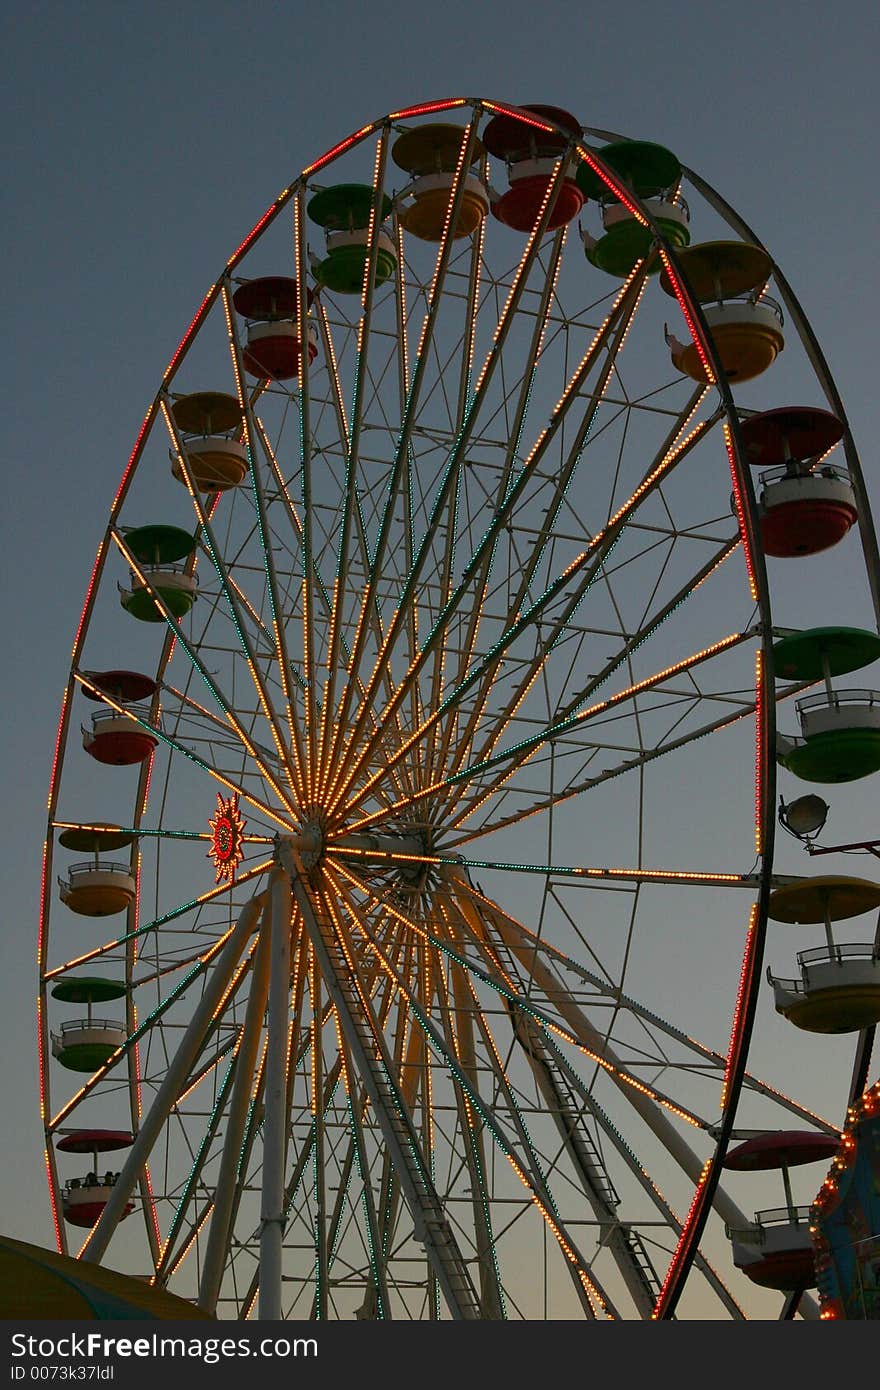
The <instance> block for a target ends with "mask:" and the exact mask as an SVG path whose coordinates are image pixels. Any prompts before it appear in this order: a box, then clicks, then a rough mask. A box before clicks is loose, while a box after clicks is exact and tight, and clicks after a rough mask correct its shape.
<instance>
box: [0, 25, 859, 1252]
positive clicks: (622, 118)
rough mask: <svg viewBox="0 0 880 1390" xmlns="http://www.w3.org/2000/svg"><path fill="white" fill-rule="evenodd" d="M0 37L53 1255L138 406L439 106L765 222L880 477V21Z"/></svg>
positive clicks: (15, 1075)
mask: <svg viewBox="0 0 880 1390" xmlns="http://www.w3.org/2000/svg"><path fill="white" fill-rule="evenodd" d="M2 42H3V51H4V53H5V55H6V68H7V74H6V83H5V91H4V95H3V98H2V100H3V103H4V107H5V110H4V113H3V128H4V132H5V136H6V140H5V143H6V147H7V170H8V174H7V199H6V210H5V216H4V224H5V233H6V238H7V245H8V247H9V255H8V278H9V283H8V288H7V292H6V308H7V314H6V323H7V328H6V337H5V354H4V356H5V366H4V381H5V383H6V385H7V410H8V415H7V422H8V424H9V429H8V430H7V445H6V476H7V494H6V495H7V502H6V509H5V516H4V527H5V536H4V546H3V567H2V574H3V579H2V582H3V611H4V614H5V616H6V625H7V634H8V636H7V644H6V658H5V662H4V686H5V704H6V709H7V716H6V719H5V720H4V722H3V729H2V738H3V767H4V773H5V777H4V781H5V820H6V824H7V827H8V829H7V833H6V854H5V856H4V863H5V887H4V901H5V902H6V914H5V916H6V921H5V923H4V929H3V942H4V945H3V971H2V975H0V1019H2V1024H0V1026H2V1030H3V1043H4V1056H5V1059H6V1065H5V1066H4V1068H3V1075H2V1077H0V1105H2V1110H0V1113H2V1118H3V1125H2V1129H3V1135H4V1140H3V1156H4V1160H5V1164H4V1167H5V1170H6V1172H7V1173H12V1172H14V1173H15V1175H16V1180H15V1182H14V1183H8V1182H7V1183H4V1184H3V1186H2V1188H0V1230H3V1231H5V1232H6V1233H8V1234H10V1235H13V1236H17V1237H19V1238H23V1239H29V1240H34V1241H36V1242H38V1243H45V1244H49V1243H51V1240H52V1234H51V1222H50V1218H49V1214H48V1204H47V1199H46V1191H45V1180H44V1175H43V1167H42V1160H41V1149H42V1137H41V1132H40V1126H39V1114H38V1095H37V1063H36V1044H35V1030H34V1006H33V1000H34V996H35V989H36V983H35V951H36V925H37V908H38V894H39V879H40V853H41V848H42V843H43V837H44V833H45V795H46V788H47V784H48V777H49V768H50V762H51V756H52V748H53V740H54V736H55V729H56V725H57V717H58V706H59V700H60V697H61V694H62V691H63V688H64V684H65V681H66V678H67V672H68V666H69V655H70V647H71V643H72V640H73V634H74V630H75V627H76V623H77V621H78V617H79V613H80V609H81V604H82V599H83V595H84V593H85V588H86V585H87V583H88V579H89V575H90V572H91V567H92V564H93V560H94V555H95V550H96V547H97V545H98V542H99V539H100V536H101V534H102V531H103V528H104V525H105V522H106V515H107V511H108V508H109V505H110V502H111V500H112V497H113V494H114V492H115V490H116V487H117V484H118V481H119V477H120V474H121V472H122V469H123V467H124V464H125V461H126V460H127V458H128V455H129V452H130V450H131V446H132V443H133V440H134V437H135V435H136V433H137V431H138V429H139V427H140V423H141V420H142V418H143V414H144V411H145V408H146V406H147V404H148V402H149V400H150V399H151V397H152V395H153V394H154V391H155V389H156V385H157V383H158V380H159V378H160V376H161V373H162V371H163V369H164V367H165V365H166V363H167V362H168V359H169V358H170V356H171V354H172V352H173V351H174V348H175V347H176V345H177V342H178V341H179V339H180V336H181V334H182V333H183V331H184V329H185V328H186V326H187V325H188V323H189V321H190V319H191V317H192V315H193V312H194V310H195V308H196V307H197V305H198V303H199V302H200V300H201V298H202V296H203V294H204V293H205V290H206V289H207V288H208V286H209V285H210V284H211V283H212V282H213V281H214V280H215V279H216V277H217V275H218V273H219V271H220V269H221V267H222V265H223V263H224V261H225V260H226V258H227V256H228V255H229V254H230V252H231V250H232V249H233V248H234V247H235V246H236V245H238V243H239V242H240V240H241V238H242V237H243V235H244V234H245V233H246V232H247V231H248V230H249V229H250V227H251V226H252V225H253V223H254V222H255V221H256V220H257V218H258V217H259V216H260V214H261V213H262V212H263V211H264V209H265V208H266V207H267V206H268V204H269V203H270V202H271V201H272V199H273V198H274V196H275V195H276V193H277V192H278V191H279V190H280V189H281V188H283V187H285V186H286V185H287V184H289V183H290V182H291V181H292V179H293V178H294V177H295V176H296V174H297V173H298V172H299V170H300V169H301V168H302V167H303V166H305V165H306V164H308V163H310V162H312V160H314V159H315V158H316V157H317V155H319V154H320V153H321V152H323V151H324V150H326V149H327V148H329V147H330V146H331V145H333V144H334V143H336V141H337V140H339V139H341V138H342V137H344V136H345V135H347V134H348V133H350V132H351V131H353V130H355V129H356V128H358V127H360V126H362V125H363V124H365V123H366V122H367V121H369V120H371V119H373V118H375V117H378V116H381V115H382V114H384V113H385V112H386V111H389V110H392V109H395V108H400V107H404V106H406V105H407V104H408V103H412V102H417V101H421V100H429V99H432V98H438V97H444V96H450V95H463V96H484V97H488V98H494V99H497V100H503V101H511V102H520V103H523V104H528V103H530V102H544V103H550V104H553V105H556V106H561V107H564V108H567V109H569V110H571V111H573V112H575V113H576V114H577V115H578V117H579V118H580V120H581V121H582V122H583V124H584V125H586V126H594V127H597V128H601V129H608V130H613V131H617V132H620V133H621V134H624V135H627V136H630V137H633V138H639V139H648V140H655V141H658V142H659V143H662V144H664V145H668V146H669V147H671V148H672V149H674V150H675V151H676V153H677V154H678V155H679V157H680V159H681V160H682V162H683V163H685V164H686V165H688V166H690V167H691V168H693V169H694V170H696V171H697V172H699V173H700V174H701V175H702V176H703V177H704V178H705V179H706V180H707V181H708V182H709V183H710V184H712V185H713V186H714V187H715V188H716V189H718V190H719V191H720V192H721V193H722V194H723V195H724V196H725V197H726V198H727V199H728V201H729V202H730V203H732V204H733V206H734V207H735V208H736V209H737V210H738V211H739V212H740V213H741V215H742V216H743V218H744V219H745V221H746V222H748V223H749V224H750V225H751V226H752V227H753V228H754V229H755V231H756V232H757V233H758V235H759V236H760V237H761V239H762V240H763V241H764V242H765V244H766V245H767V246H768V247H769V248H770V249H771V251H772V252H773V254H774V256H775V258H776V259H777V261H778V262H779V264H780V265H781V267H782V268H783V270H784V272H785V274H786V276H787V278H788V279H789V281H790V283H791V284H792V286H793V287H794V289H795V291H796V293H797V294H798V296H799V298H800V300H801V302H802V305H803V307H804V309H805V310H806V313H807V315H808V317H809V319H810V321H811V323H812V325H813V328H814V330H815V332H816V334H817V336H818V338H819V341H820V343H821V344H822V346H823V349H824V351H825V354H826V357H827V359H828V362H829V365H830V367H831V370H832V372H833V374H834V376H835V379H836V381H837V383H838V386H839V389H840V391H841V394H842V396H843V400H844V403H845V405H846V409H847V412H848V415H849V419H850V423H851V425H852V429H853V432H854V436H855V439H856V443H857V445H858V446H859V448H860V452H861V457H862V463H863V467H864V469H865V472H866V473H867V475H868V477H869V480H870V479H873V478H875V477H876V468H877V464H876V457H877V445H876V441H877V437H878V433H880V404H878V389H877V382H876V365H875V362H876V348H875V341H874V334H875V332H876V324H877V322H878V318H880V303H878V283H877V276H876V256H877V250H876V246H877V232H876V228H877V221H878V218H877V213H878V206H877V199H878V193H877V181H876V129H877V117H878V102H877V77H876V66H877V55H878V52H880V16H878V11H877V9H876V7H875V6H874V5H871V4H869V3H867V2H866V0H865V2H864V3H862V0H856V3H844V4H843V5H838V6H829V5H825V4H818V3H816V2H815V0H801V2H800V3H797V2H796V0H774V3H772V4H769V5H768V4H761V3H754V0H741V3H740V4H738V5H737V6H735V7H729V6H713V5H708V4H707V5H703V4H697V3H694V0H673V3H671V4H668V5H666V6H658V5H656V4H654V3H647V2H646V0H623V3H620V4H617V5H614V6H605V7H601V9H600V7H595V6H587V5H585V4H583V3H580V2H579V3H574V2H573V0H546V2H545V3H544V4H542V5H541V6H535V5H529V4H526V3H524V0H508V3H507V4H506V5H504V6H500V5H498V4H496V3H487V0H443V3H437V4H432V5H428V4H425V3H424V2H423V0H413V2H412V3H407V4H404V3H402V2H401V0H386V3H385V4H383V5H382V6H381V7H372V6H371V7H367V6H363V5H361V4H354V3H352V0H338V3H336V4H334V5H333V6H332V7H319V6H317V5H312V6H306V5H303V4H296V5H288V4H279V3H275V4H269V3H261V0H252V2H251V3H250V4H248V5H244V4H240V3H239V4H232V3H228V0H182V3H175V4H171V3H166V0H155V2H154V3H153V4H151V5H142V4H134V3H131V0H118V2H117V3H103V2H97V0H91V3H77V4H72V3H48V4H47V3H38V2H37V3H34V4H31V5H29V6H27V7H17V8H16V10H15V12H14V14H13V11H12V9H11V7H6V12H5V20H4V32H3V35H2ZM872 495H873V497H874V500H875V504H880V489H878V488H877V487H876V485H872ZM841 601H842V602H844V601H845V586H844V588H842V590H841ZM863 618H864V614H863V613H862V612H860V613H859V615H858V617H857V618H855V619H852V618H851V617H850V616H849V615H848V614H847V613H845V612H841V615H840V621H841V622H843V623H846V622H848V621H862V620H863ZM870 804H871V803H870V799H869V798H866V799H865V806H866V807H870ZM851 832H852V838H855V837H856V833H859V834H863V835H864V836H870V835H876V834H878V833H880V828H878V825H877V824H876V823H874V824H870V823H865V825H864V829H863V830H862V831H861V832H855V830H854V827H852V826H848V827H847V832H846V833H847V836H849V834H850V833H851ZM851 871H852V872H855V871H857V870H855V869H851ZM878 876H880V875H878ZM792 1045H793V1046H794V1045H795V1040H794V1039H793V1040H792ZM874 1070H875V1071H876V1067H875V1069H874Z"/></svg>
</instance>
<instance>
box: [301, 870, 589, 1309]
mask: <svg viewBox="0 0 880 1390" xmlns="http://www.w3.org/2000/svg"><path fill="white" fill-rule="evenodd" d="M326 877H327V880H328V883H329V885H330V886H331V887H332V889H333V890H334V893H333V895H331V894H330V893H324V892H322V891H320V890H318V893H319V896H320V901H321V905H322V907H323V909H324V910H325V911H326V912H328V913H329V914H330V916H331V918H332V921H333V924H334V928H335V932H336V936H337V939H338V940H339V942H340V943H341V945H342V949H343V953H344V955H345V957H346V959H347V960H348V962H349V966H350V967H351V965H352V962H353V959H354V953H353V945H352V941H351V937H350V934H349V932H348V929H347V928H346V926H345V924H344V922H343V920H342V917H341V916H340V914H339V913H338V911H337V910H336V902H335V901H334V898H335V899H336V901H341V902H342V904H343V905H344V907H345V909H346V911H347V914H348V915H349V917H350V919H351V921H352V923H353V924H354V925H355V926H357V927H358V928H359V930H360V932H361V934H362V937H363V940H364V942H365V943H366V945H367V946H368V948H369V949H370V950H371V951H372V953H373V954H374V956H375V958H376V959H377V960H378V961H379V963H380V964H381V966H382V969H383V970H384V971H385V972H386V974H387V975H388V977H389V979H390V980H391V981H392V983H393V984H394V985H395V987H396V989H397V992H398V995H399V997H400V999H401V1001H402V1003H403V1005H404V1006H405V1007H406V1009H407V1011H408V1012H409V1013H410V1015H411V1016H412V1017H413V1018H414V1019H415V1020H416V1022H417V1023H418V1024H419V1026H420V1027H421V1028H422V1030H423V1032H424V1033H425V1036H426V1038H427V1039H428V1041H429V1043H430V1045H431V1048H432V1050H433V1051H434V1053H435V1054H436V1056H437V1057H438V1058H439V1060H440V1061H441V1063H442V1064H443V1065H444V1067H445V1069H446V1070H447V1071H448V1073H449V1074H450V1075H451V1076H452V1077H453V1078H454V1079H455V1081H456V1083H457V1086H458V1087H460V1088H461V1090H462V1091H463V1092H464V1093H465V1094H466V1095H467V1096H468V1099H469V1101H470V1103H471V1104H472V1105H473V1107H474V1109H475V1110H476V1112H477V1113H478V1114H479V1116H480V1118H481V1120H482V1122H483V1124H484V1126H485V1128H486V1129H487V1130H488V1131H489V1133H490V1134H491V1136H492V1138H493V1140H494V1141H495V1143H496V1145H497V1146H498V1148H499V1149H500V1150H501V1152H502V1153H503V1154H504V1156H505V1157H506V1158H507V1160H508V1162H509V1164H510V1165H511V1167H512V1169H513V1171H514V1172H515V1173H516V1175H517V1177H518V1178H519V1180H520V1181H521V1182H522V1184H523V1186H524V1187H525V1188H526V1191H527V1192H528V1193H529V1194H530V1197H531V1200H532V1201H533V1202H534V1204H535V1206H536V1207H537V1209H538V1210H539V1211H540V1212H541V1215H542V1216H543V1218H544V1221H545V1222H546V1224H547V1226H548V1228H549V1230H550V1231H551V1232H552V1234H553V1236H554V1237H555V1239H556V1241H557V1243H558V1244H559V1247H560V1249H561V1250H562V1252H563V1254H564V1255H565V1257H566V1259H567V1261H568V1262H569V1265H570V1266H571V1267H572V1270H573V1277H574V1278H575V1281H576V1287H577V1288H578V1292H579V1294H580V1296H581V1299H582V1304H583V1307H584V1311H585V1312H586V1313H587V1314H588V1316H590V1315H592V1316H595V1311H594V1309H593V1306H592V1305H593V1302H594V1301H595V1302H598V1304H599V1307H600V1308H601V1309H602V1311H603V1312H604V1313H605V1315H606V1316H609V1317H611V1316H614V1314H613V1312H612V1311H611V1304H610V1300H609V1299H608V1298H607V1296H606V1295H605V1294H604V1292H603V1291H602V1289H601V1286H600V1285H599V1284H598V1282H597V1280H596V1278H595V1275H594V1274H593V1272H592V1270H591V1268H590V1265H589V1263H588V1262H587V1261H586V1260H585V1258H584V1256H583V1255H582V1254H581V1252H580V1251H579V1250H578V1248H577V1246H576V1244H575V1242H574V1241H573V1239H572V1238H571V1236H570V1235H569V1234H568V1232H567V1230H566V1228H565V1225H564V1223H563V1222H562V1220H561V1218H560V1216H559V1214H558V1212H557V1210H556V1206H555V1203H554V1201H553V1198H552V1196H551V1194H550V1192H549V1189H548V1188H547V1187H546V1183H545V1181H544V1178H543V1174H542V1172H541V1166H540V1163H539V1161H538V1158H537V1154H536V1153H535V1151H534V1148H533V1146H532V1144H531V1141H530V1139H529V1136H528V1132H527V1130H526V1129H525V1126H524V1125H523V1124H522V1121H521V1117H520V1116H519V1112H518V1107H517V1106H516V1102H515V1100H514V1098H513V1096H512V1094H510V1093H509V1088H502V1089H503V1090H505V1091H506V1099H507V1101H508V1103H509V1104H510V1105H511V1107H512V1113H513V1116H514V1127H515V1128H516V1129H517V1130H518V1135H519V1141H520V1144H521V1145H522V1146H523V1147H524V1148H525V1151H526V1158H525V1161H523V1160H522V1159H520V1158H519V1157H518V1156H517V1152H516V1148H517V1144H516V1140H515V1139H514V1138H512V1137H511V1136H510V1135H509V1134H508V1133H507V1132H506V1130H505V1128H504V1126H503V1125H502V1121H501V1118H500V1116H499V1114H498V1111H497V1110H496V1108H495V1107H494V1106H493V1105H491V1104H490V1103H489V1102H488V1101H487V1100H485V1098H484V1097H482V1096H481V1095H480V1093H479V1092H478V1091H477V1090H476V1089H475V1087H474V1086H472V1085H471V1083H470V1081H469V1079H468V1077H467V1076H466V1075H465V1074H464V1072H463V1070H462V1068H461V1066H460V1064H459V1062H458V1060H457V1059H456V1057H455V1056H454V1054H453V1052H452V1051H451V1050H450V1048H449V1047H448V1046H447V1043H446V1041H445V1039H444V1037H443V1035H442V1033H441V1032H440V1030H439V1029H438V1028H437V1026H436V1024H435V1023H434V1022H433V1021H432V1019H431V1017H430V1016H429V1015H428V1014H427V1012H426V1011H425V1010H424V1009H423V1008H422V1007H421V1004H420V1002H419V1000H418V999H417V998H416V995H415V992H414V990H413V989H412V988H410V986H409V985H408V984H407V982H406V980H405V979H404V978H403V977H402V976H401V975H400V973H399V971H398V970H397V968H396V966H395V964H394V962H393V960H392V959H391V958H390V956H389V953H388V952H387V951H386V950H385V949H384V948H383V947H382V946H381V944H380V943H379V942H378V940H377V939H376V938H375V936H374V935H373V934H372V932H371V931H370V928H369V925H368V924H367V922H366V921H365V920H364V918H363V916H362V914H361V912H360V911H359V910H358V907H357V905H356V903H355V902H354V900H353V898H352V896H351V894H350V893H349V892H348V891H347V889H346V888H345V886H344V884H343V883H342V882H341V881H340V880H339V879H338V878H336V876H335V875H333V874H331V872H330V871H329V869H328V871H327V875H326ZM346 877H349V876H348V875H346ZM356 886H358V887H362V885H356ZM383 907H385V908H386V909H387V910H391V911H392V914H393V915H396V913H394V910H393V909H390V907H389V905H387V904H383ZM403 920H406V919H405V918H404V919H403ZM408 925H409V926H411V927H412V928H413V929H415V930H419V928H418V927H417V926H416V924H415V923H412V922H409V923H408ZM426 936H428V937H430V936H431V934H430V933H427V932H426ZM436 940H437V939H436V938H434V941H436ZM432 944H434V943H433V942H432ZM449 954H450V955H454V953H452V952H450V953H449ZM459 963H460V964H462V965H465V966H466V967H467V966H468V963H467V962H465V961H464V960H462V959H459ZM362 1003H364V1001H362ZM490 1041H491V1040H490ZM495 1055H496V1062H497V1063H498V1065H499V1066H500V1058H498V1057H497V1053H496V1054H495ZM495 1077H496V1080H498V1079H499V1072H498V1071H497V1070H496V1071H495ZM517 1119H518V1120H519V1123H518V1124H517Z"/></svg>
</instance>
